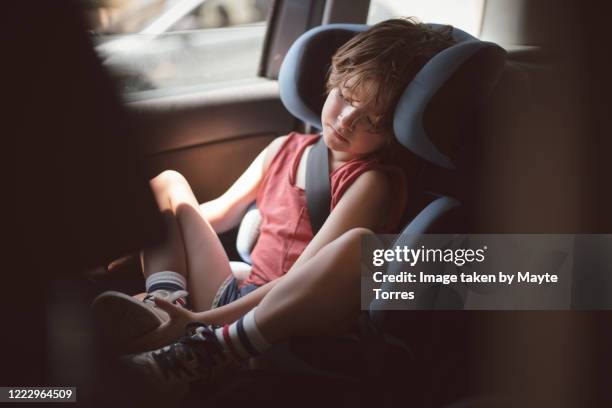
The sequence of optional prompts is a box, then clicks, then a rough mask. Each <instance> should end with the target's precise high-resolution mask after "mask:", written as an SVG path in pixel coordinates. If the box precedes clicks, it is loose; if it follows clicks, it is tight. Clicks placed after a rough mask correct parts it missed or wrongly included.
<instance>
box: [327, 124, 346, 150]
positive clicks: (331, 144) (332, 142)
mask: <svg viewBox="0 0 612 408" xmlns="http://www.w3.org/2000/svg"><path fill="white" fill-rule="evenodd" d="M323 141H324V142H325V144H326V145H327V148H328V149H331V150H335V151H339V152H341V151H344V148H345V146H342V145H341V144H340V143H338V142H337V141H336V138H335V137H334V136H332V135H331V134H330V131H329V130H327V129H325V130H324V131H323Z"/></svg>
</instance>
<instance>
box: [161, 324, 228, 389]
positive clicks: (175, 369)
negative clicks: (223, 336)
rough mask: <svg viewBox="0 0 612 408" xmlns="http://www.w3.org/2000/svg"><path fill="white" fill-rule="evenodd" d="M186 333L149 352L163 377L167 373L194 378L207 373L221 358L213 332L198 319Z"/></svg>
mask: <svg viewBox="0 0 612 408" xmlns="http://www.w3.org/2000/svg"><path fill="white" fill-rule="evenodd" d="M186 330H187V334H186V335H185V336H184V337H183V338H181V339H180V340H178V341H177V342H176V343H173V344H171V345H169V346H166V347H164V348H162V349H160V350H158V351H154V352H153V354H152V357H153V359H154V360H155V362H156V363H157V366H158V367H159V369H160V371H161V372H162V373H163V375H164V376H165V377H166V378H169V377H171V376H174V377H177V378H179V379H180V378H182V377H187V378H191V379H197V378H199V377H203V376H205V375H207V374H208V375H210V374H211V373H210V371H211V369H213V368H214V367H215V366H216V365H218V363H219V362H220V361H222V360H225V356H224V354H223V349H222V347H221V345H220V344H219V341H218V340H217V337H216V336H215V333H214V332H213V331H212V330H211V329H210V328H209V327H208V326H206V325H204V324H202V323H190V324H188V325H187V327H186Z"/></svg>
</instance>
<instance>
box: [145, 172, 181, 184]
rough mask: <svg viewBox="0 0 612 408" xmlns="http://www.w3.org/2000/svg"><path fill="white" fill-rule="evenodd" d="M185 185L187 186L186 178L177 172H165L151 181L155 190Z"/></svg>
mask: <svg viewBox="0 0 612 408" xmlns="http://www.w3.org/2000/svg"><path fill="white" fill-rule="evenodd" d="M185 184H187V180H186V179H185V176H183V175H182V174H181V173H179V172H178V171H176V170H164V171H162V172H161V173H159V174H158V175H157V176H155V177H154V178H153V179H151V185H152V186H153V187H154V188H169V187H173V186H177V185H185Z"/></svg>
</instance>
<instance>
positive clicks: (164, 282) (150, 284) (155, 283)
mask: <svg viewBox="0 0 612 408" xmlns="http://www.w3.org/2000/svg"><path fill="white" fill-rule="evenodd" d="M145 287H146V289H147V293H151V292H154V291H156V290H159V289H163V290H167V291H170V292H174V291H176V290H186V289H187V282H186V280H185V277H184V276H183V275H181V274H180V273H176V272H172V271H164V272H155V273H153V274H151V275H149V276H148V277H147V280H146V282H145Z"/></svg>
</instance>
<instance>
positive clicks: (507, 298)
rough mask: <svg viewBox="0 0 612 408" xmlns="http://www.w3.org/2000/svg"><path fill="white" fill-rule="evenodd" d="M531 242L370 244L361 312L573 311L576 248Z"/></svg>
mask: <svg viewBox="0 0 612 408" xmlns="http://www.w3.org/2000/svg"><path fill="white" fill-rule="evenodd" d="M389 237H391V238H389ZM528 237H530V239H528V240H527V241H525V240H524V239H519V238H517V237H516V236H501V235H500V236H465V235H463V236H458V235H448V236H447V235H431V236H422V237H419V240H418V243H416V244H415V242H412V245H402V244H401V242H399V243H398V241H399V240H398V239H397V237H393V236H377V237H374V238H370V242H364V246H363V253H362V287H361V290H362V293H361V300H362V302H361V304H362V309H364V310H365V309H372V308H375V309H440V308H442V309H448V308H450V309H505V310H512V309H566V308H568V307H569V293H570V292H571V287H570V286H569V285H571V280H569V279H564V278H566V277H567V276H566V275H567V274H568V270H569V269H571V268H569V266H570V265H569V264H568V260H570V258H571V255H572V254H571V252H572V251H571V249H572V247H571V245H570V244H568V243H567V242H565V241H564V240H559V239H555V240H546V239H543V238H542V236H528ZM367 239H368V238H366V240H367ZM389 241H395V242H394V243H393V244H392V245H388V246H385V245H384V243H385V242H389ZM553 241H554V242H553Z"/></svg>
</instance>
